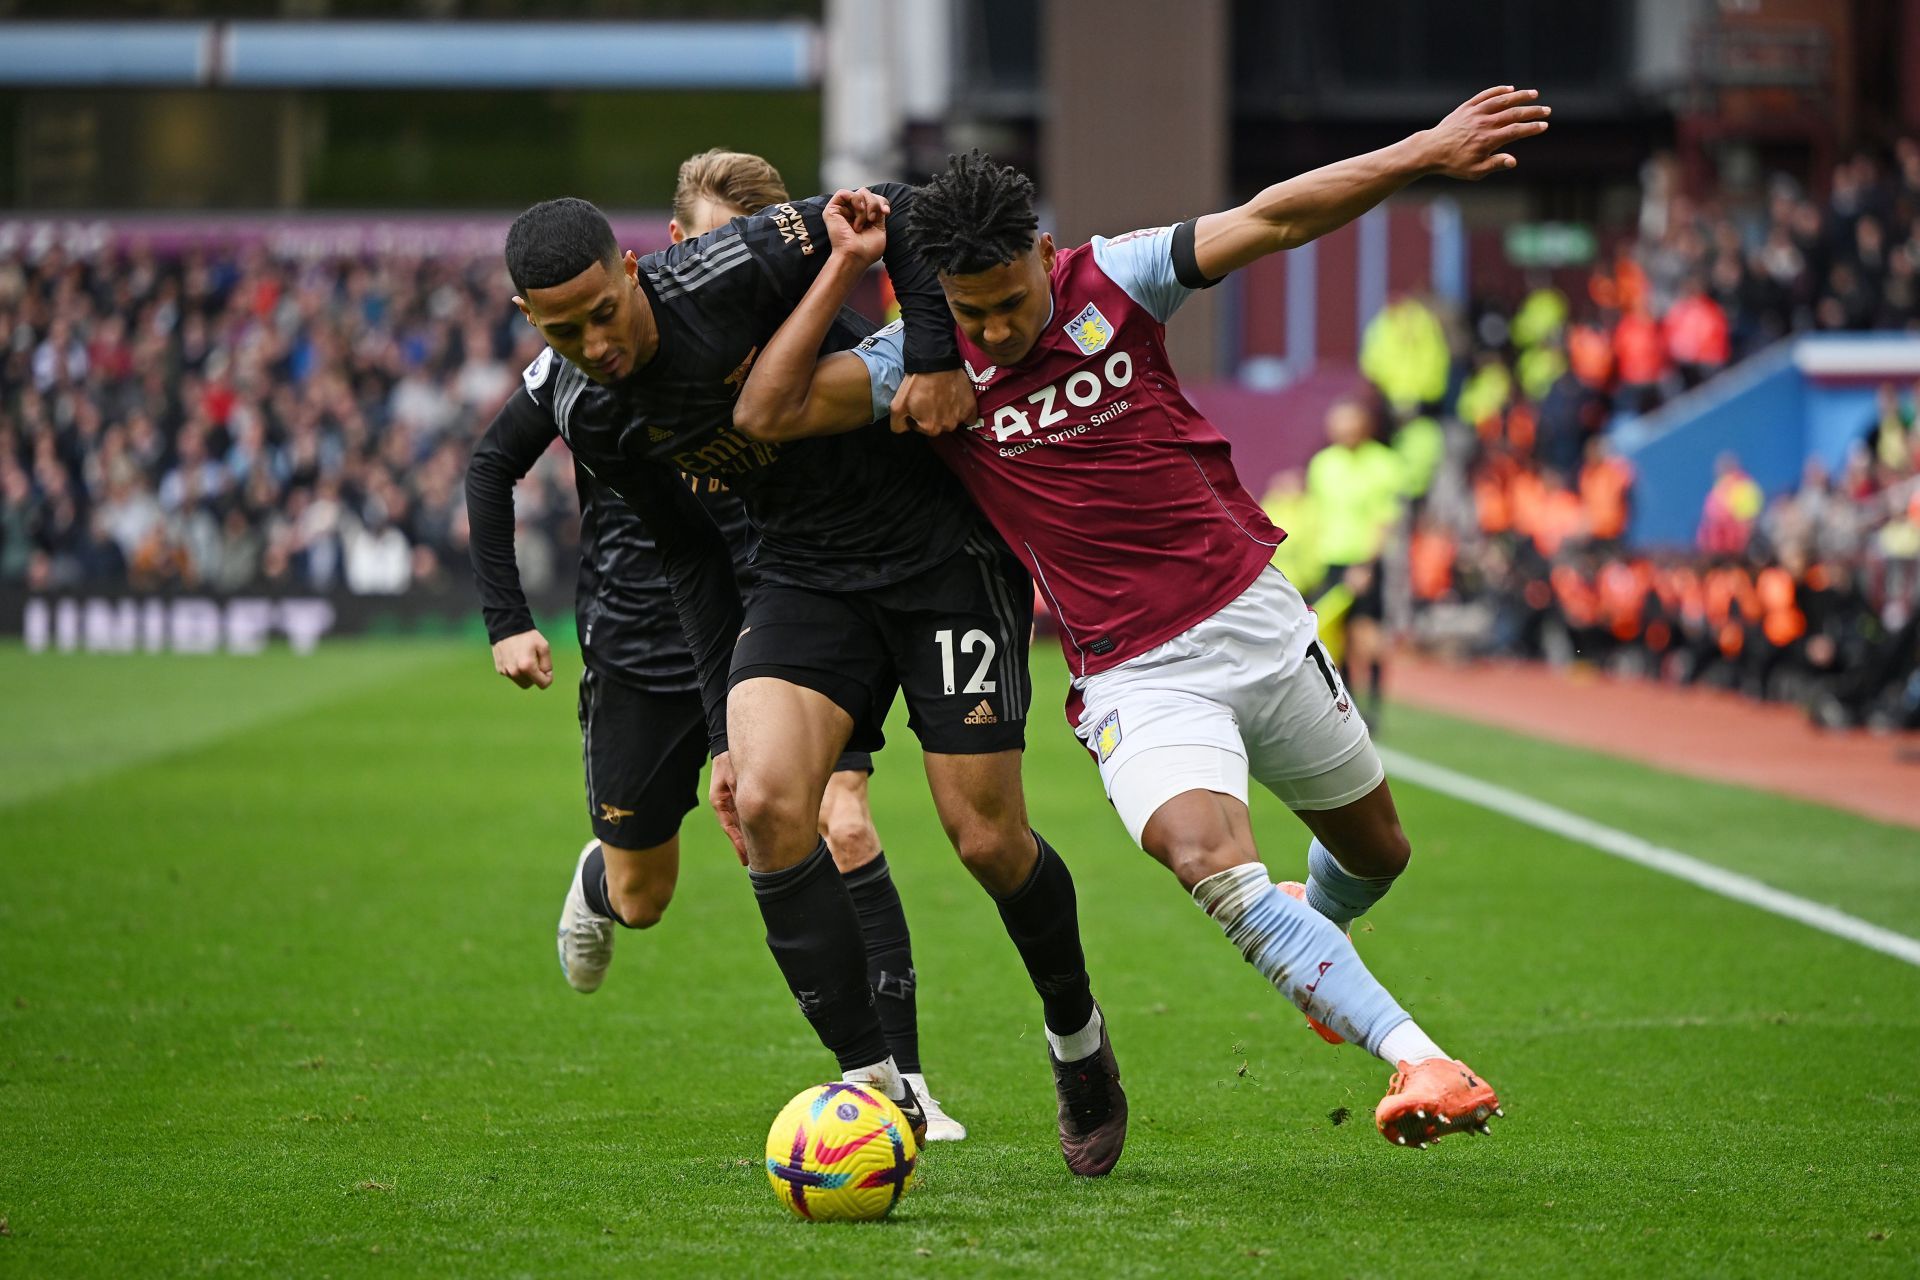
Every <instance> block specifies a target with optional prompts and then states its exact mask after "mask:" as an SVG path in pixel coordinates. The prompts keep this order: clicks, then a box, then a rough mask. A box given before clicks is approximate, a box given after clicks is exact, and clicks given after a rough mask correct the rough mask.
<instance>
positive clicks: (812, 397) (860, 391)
mask: <svg viewBox="0 0 1920 1280" xmlns="http://www.w3.org/2000/svg"><path fill="white" fill-rule="evenodd" d="M824 212H825V223H826V230H827V236H828V239H829V241H830V242H831V243H832V245H833V254H832V256H831V257H829V258H828V259H827V263H826V265H825V266H823V267H822V268H820V273H819V274H818V275H816V276H815V277H814V278H813V284H812V285H810V286H809V287H808V289H807V293H806V296H805V297H804V298H802V299H801V300H800V305H799V306H797V307H795V308H794V309H793V313H792V314H791V315H789V316H788V317H787V318H786V320H784V321H783V322H781V325H780V328H779V329H778V330H777V331H775V333H774V335H773V337H772V338H770V339H768V341H767V345H766V348H765V349H764V350H762V351H761V352H760V358H759V359H758V360H755V361H754V364H753V372H752V373H751V374H750V375H749V376H748V378H747V381H746V384H745V385H744V386H742V387H741V388H740V398H739V399H738V400H735V401H734V403H733V425H734V426H736V427H738V428H739V429H740V431H741V432H742V433H744V434H745V435H748V436H751V437H752V438H754V439H755V440H766V441H781V440H798V439H802V438H804V437H806V436H820V435H834V434H837V433H839V432H842V431H851V430H853V429H855V428H857V427H864V426H866V425H867V424H868V423H870V422H872V421H873V420H874V419H875V418H876V417H879V416H881V415H882V414H883V413H884V412H885V410H884V409H881V410H879V411H876V409H875V406H874V403H873V390H872V382H871V380H870V379H869V377H868V375H867V366H866V363H865V362H864V361H863V360H861V359H860V358H859V357H858V356H856V355H853V354H852V353H851V352H845V351H840V352H835V353H833V354H832V355H829V356H827V357H826V358H825V359H822V358H821V357H820V354H819V352H820V344H821V343H822V342H824V341H826V337H827V331H828V330H829V329H830V328H832V326H833V322H834V319H835V318H836V317H837V316H838V315H839V314H840V308H841V307H843V306H845V305H846V301H847V297H848V295H849V294H851V293H852V292H853V288H854V286H855V285H857V284H858V283H859V282H860V278H861V277H862V276H864V275H865V274H866V273H867V269H868V268H869V267H871V266H872V265H873V264H874V263H875V262H878V261H879V260H880V255H881V251H882V250H883V249H884V248H885V247H886V243H887V228H886V216H887V215H886V202H885V201H884V200H882V199H881V198H880V197H879V196H878V195H875V194H874V193H873V192H871V191H864V190H863V191H837V192H835V193H834V195H833V199H832V200H830V201H829V202H828V203H827V207H826V209H825V211H824Z"/></svg>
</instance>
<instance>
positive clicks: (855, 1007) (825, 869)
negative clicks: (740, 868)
mask: <svg viewBox="0 0 1920 1280" xmlns="http://www.w3.org/2000/svg"><path fill="white" fill-rule="evenodd" d="M747 874H748V876H749V877H750V878H751V879H752V880H753V896H754V898H755V899H756V900H758V902H759V903H760V918H761V919H762V920H765V921H766V924H767V950H769V951H771V952H773V958H774V961H775V962H776V963H777V964H779V966H780V972H781V973H783V974H784V975H786V979H787V986H788V988H789V989H790V990H792V992H793V998H794V1000H795V1001H796V1002H797V1003H798V1004H799V1005H800V1012H801V1013H803V1014H805V1015H806V1017H807V1021H808V1022H810V1023H812V1024H813V1030H814V1034H815V1035H817V1036H819V1037H820V1043H821V1044H823V1045H825V1046H826V1047H827V1052H829V1053H831V1054H832V1055H833V1056H834V1058H835V1060H837V1061H838V1062H839V1064H840V1069H841V1070H842V1071H851V1070H853V1069H854V1068H855V1067H864V1066H869V1065H871V1064H873V1063H875V1062H879V1061H882V1060H883V1059H885V1058H886V1056H887V1037H886V1033H885V1032H884V1031H882V1030H881V1029H880V1018H879V1015H877V1014H876V1013H875V1012H874V1009H873V989H872V988H871V987H869V986H868V985H867V951H866V947H865V946H863V945H862V944H861V941H860V918H859V916H858V915H857V914H855V912H854V909H853V899H852V897H850V896H849V895H848V893H847V886H846V885H845V884H844V883H842V882H841V879H840V872H839V871H838V870H836V869H835V867H834V865H833V855H832V854H830V853H828V852H827V842H826V841H825V840H822V841H820V843H819V844H818V845H816V846H815V848H814V850H813V852H812V853H810V854H808V855H807V856H806V857H805V858H803V859H801V860H800V861H799V862H797V863H795V864H794V865H793V866H791V867H788V868H787V869H786V870H785V871H750V872H748V873H747Z"/></svg>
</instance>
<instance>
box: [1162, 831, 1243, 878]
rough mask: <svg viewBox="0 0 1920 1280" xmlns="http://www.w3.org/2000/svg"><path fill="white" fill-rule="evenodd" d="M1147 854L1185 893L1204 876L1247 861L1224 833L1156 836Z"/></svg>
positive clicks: (1175, 833) (1216, 873) (1238, 847)
mask: <svg viewBox="0 0 1920 1280" xmlns="http://www.w3.org/2000/svg"><path fill="white" fill-rule="evenodd" d="M1147 852H1148V853H1150V854H1152V855H1153V856H1154V857H1155V858H1157V859H1158V860H1159V861H1160V862H1161V864H1162V865H1164V866H1165V867H1166V868H1167V870H1169V871H1171V872H1173V874H1174V875H1175V876H1176V877H1178V879H1179V881H1180V884H1181V885H1182V887H1184V888H1185V889H1187V890H1188V891H1189V892H1191V891H1192V889H1193V887H1194V886H1195V885H1197V884H1199V883H1200V882H1201V881H1202V880H1205V879H1206V878H1207V877H1208V876H1214V875H1218V874H1220V873H1221V872H1222V871H1229V870H1231V869H1233V868H1234V867H1237V866H1239V865H1240V864H1241V863H1243V862H1245V861H1246V860H1247V855H1246V853H1245V852H1244V851H1243V850H1242V849H1241V848H1240V846H1239V845H1238V844H1237V843H1235V841H1234V839H1233V836H1232V835H1231V833H1229V832H1226V831H1219V832H1207V831H1191V832H1187V831H1175V832H1170V833H1168V834H1166V835H1161V836H1159V838H1158V839H1156V840H1154V841H1153V844H1152V845H1151V846H1149V847H1148V849H1147Z"/></svg>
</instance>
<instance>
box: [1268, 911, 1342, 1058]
mask: <svg viewBox="0 0 1920 1280" xmlns="http://www.w3.org/2000/svg"><path fill="white" fill-rule="evenodd" d="M1273 887H1274V888H1276V889H1278V890H1279V891H1280V892H1282V893H1284V894H1286V895H1287V896H1288V897H1289V898H1297V899H1298V900H1300V901H1301V902H1305V901H1306V900H1307V886H1305V885H1303V884H1301V883H1300V882H1299V881H1298V880H1282V881H1280V882H1279V883H1278V884H1276V885H1274V886H1273ZM1347 938H1348V939H1349V940H1351V939H1352V938H1353V934H1352V932H1348V934H1347ZM1301 1016H1302V1017H1304V1018H1305V1019H1306V1020H1307V1025H1308V1026H1310V1027H1312V1028H1313V1033H1314V1034H1315V1035H1317V1036H1319V1037H1320V1038H1321V1039H1322V1040H1325V1041H1326V1042H1327V1043H1328V1044H1345V1043H1346V1042H1347V1041H1346V1037H1345V1036H1342V1035H1341V1034H1340V1033H1339V1032H1338V1031H1335V1030H1334V1029H1333V1028H1332V1027H1330V1026H1328V1025H1327V1024H1326V1023H1324V1022H1322V1021H1320V1019H1318V1018H1316V1017H1314V1016H1313V1015H1312V1014H1310V1013H1307V1014H1302V1015H1301Z"/></svg>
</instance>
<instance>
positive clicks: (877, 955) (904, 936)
mask: <svg viewBox="0 0 1920 1280" xmlns="http://www.w3.org/2000/svg"><path fill="white" fill-rule="evenodd" d="M872 775H873V755H872V753H871V752H866V751H844V752H842V753H841V755H840V758H839V759H838V760H836V761H835V762H834V766H833V776H832V777H831V778H829V779H828V780H827V793H826V796H825V797H824V798H823V799H822V800H821V802H820V834H821V836H822V837H823V838H824V839H825V840H826V842H827V848H828V849H830V850H831V851H832V852H833V862H834V865H835V866H837V867H839V868H840V875H841V878H843V879H844V880H845V881H846V882H847V892H848V893H850V894H852V895H853V908H854V910H855V911H856V912H857V913H858V914H859V916H860V934H861V937H862V938H863V939H864V940H865V942H866V944H867V983H868V985H869V986H871V987H872V988H873V1004H874V1009H875V1011H876V1012H877V1013H879V1015H880V1026H881V1027H882V1028H883V1029H884V1030H885V1031H886V1033H887V1048H889V1049H891V1050H892V1051H893V1060H894V1062H895V1064H896V1065H898V1066H899V1068H900V1074H901V1075H903V1076H905V1077H906V1078H907V1081H908V1082H909V1083H910V1084H912V1085H913V1088H914V1092H916V1093H918V1094H919V1095H920V1101H921V1104H922V1105H923V1106H924V1107H925V1108H926V1112H927V1140H928V1141H929V1142H958V1141H960V1140H961V1139H963V1138H965V1137H966V1136H967V1127H966V1126H965V1125H963V1124H961V1123H960V1122H959V1121H958V1120H955V1119H954V1118H953V1117H952V1116H950V1115H948V1114H947V1112H946V1108H944V1107H942V1106H941V1105H940V1102H939V1100H938V1099H936V1098H935V1097H934V1096H933V1093H932V1091H931V1090H929V1089H928V1088H927V1077H926V1073H925V1072H924V1071H923V1070H922V1069H921V1066H920V1009H919V996H918V993H917V991H916V989H915V984H916V981H917V977H916V975H915V973H914V967H913V934H912V932H911V930H909V929H908V927H907V913H906V908H905V907H904V906H902V905H901V902H900V891H899V889H898V888H896V887H895V885H894V883H893V870H892V868H891V867H889V866H888V865H887V854H886V850H884V849H882V848H881V847H880V833H879V831H878V830H876V829H875V827H874V825H873V810H872V808H871V807H870V806H869V805H868V803H867V781H868V779H869V778H870V777H872Z"/></svg>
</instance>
